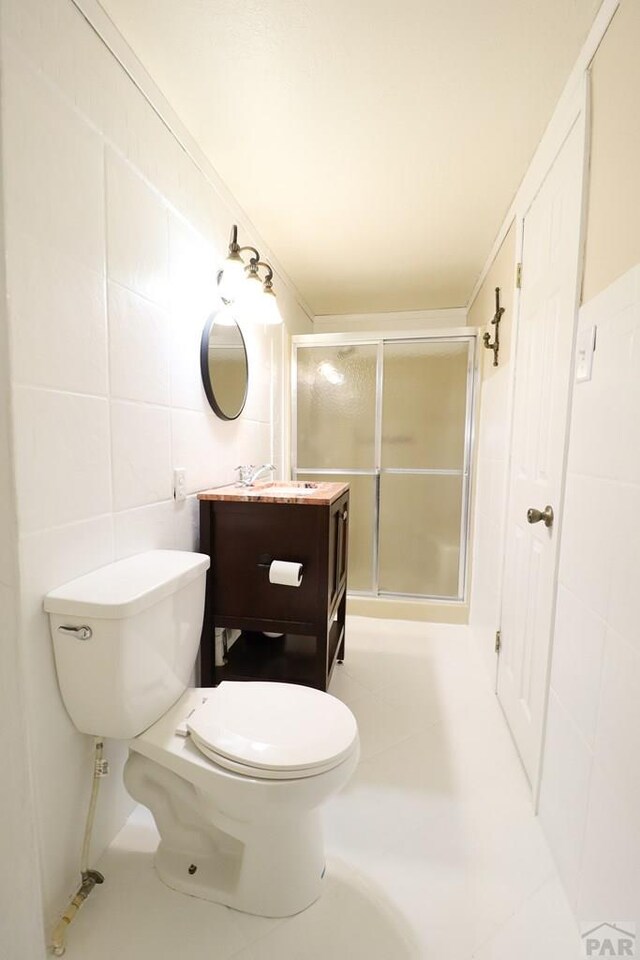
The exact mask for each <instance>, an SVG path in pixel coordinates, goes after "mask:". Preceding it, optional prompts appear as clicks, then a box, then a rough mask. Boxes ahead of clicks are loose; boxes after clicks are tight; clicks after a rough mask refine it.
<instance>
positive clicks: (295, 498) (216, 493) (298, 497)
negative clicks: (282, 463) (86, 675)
mask: <svg viewBox="0 0 640 960" xmlns="http://www.w3.org/2000/svg"><path fill="white" fill-rule="evenodd" d="M309 488H312V489H311V492H310V493H300V492H299V491H300V490H308V489H309ZM348 489H349V484H348V483H320V482H319V483H309V482H302V481H295V480H282V481H280V482H277V481H276V482H274V483H256V484H254V486H252V487H241V486H238V485H237V484H235V483H232V484H229V485H228V486H226V487H214V489H212V490H203V491H202V492H201V493H199V494H198V500H229V501H235V502H237V503H250V502H251V501H252V500H256V501H258V503H309V504H312V505H314V506H318V505H325V506H327V505H328V504H330V503H333V501H334V500H337V499H338V497H340V496H342V494H343V493H345V492H346V491H347V490H348Z"/></svg>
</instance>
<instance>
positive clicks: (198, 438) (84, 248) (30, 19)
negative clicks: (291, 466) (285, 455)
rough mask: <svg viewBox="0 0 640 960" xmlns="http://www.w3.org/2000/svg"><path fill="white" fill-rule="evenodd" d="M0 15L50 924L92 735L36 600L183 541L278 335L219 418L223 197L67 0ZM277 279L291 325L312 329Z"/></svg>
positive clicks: (247, 436)
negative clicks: (210, 334)
mask: <svg viewBox="0 0 640 960" xmlns="http://www.w3.org/2000/svg"><path fill="white" fill-rule="evenodd" d="M2 13H3V17H4V29H3V35H2V48H1V53H2V73H3V89H2V131H3V137H4V154H5V156H4V178H5V179H4V203H5V220H6V222H5V231H6V246H7V293H8V316H9V338H10V360H11V378H12V402H13V435H14V445H15V461H16V467H15V470H16V477H15V480H16V488H17V530H18V544H19V561H20V577H21V593H20V605H21V608H20V611H19V613H20V620H21V627H20V644H21V648H22V656H23V659H24V671H25V677H24V679H25V686H26V700H27V712H28V717H29V723H30V728H31V733H32V753H31V764H32V771H33V780H34V788H35V799H36V816H35V826H36V830H37V834H38V839H39V848H40V857H41V861H42V872H43V894H44V911H45V918H46V922H47V924H50V923H52V922H53V920H54V919H55V917H56V915H57V914H58V912H59V911H60V910H61V909H62V908H63V907H64V905H65V902H66V899H67V897H68V896H69V895H70V894H71V893H72V892H73V890H74V889H75V886H76V885H77V879H78V859H79V850H80V843H81V836H82V830H83V825H84V816H85V808H86V802H87V796H88V788H89V777H90V772H91V768H90V753H91V742H90V740H89V738H86V737H83V736H81V735H79V734H78V733H77V732H76V731H75V729H74V728H73V726H72V725H71V723H70V721H69V719H68V717H67V715H66V712H65V710H64V707H63V706H62V703H61V700H60V697H59V692H58V687H57V682H56V677H55V669H54V662H53V657H52V648H51V640H50V636H49V632H48V625H47V621H46V618H45V616H44V614H43V612H42V597H43V594H44V593H46V592H47V591H48V590H50V589H52V588H53V587H55V586H57V585H59V584H61V583H64V582H65V581H67V580H69V579H71V578H74V577H77V576H80V575H81V574H83V573H85V572H87V571H89V570H91V569H94V568H95V567H97V566H99V565H101V564H104V563H107V562H109V561H111V560H113V559H115V558H119V557H123V556H126V555H128V554H131V553H135V552H139V551H141V550H145V549H149V548H153V547H173V548H184V549H193V548H194V547H195V546H196V545H197V502H196V500H195V499H194V498H193V497H191V498H190V499H189V500H188V501H187V502H186V503H182V504H175V503H174V502H173V500H172V471H173V468H175V467H184V468H186V471H187V487H188V491H189V493H193V492H194V491H196V490H198V489H201V488H204V487H207V486H212V485H215V484H220V483H224V482H227V481H230V480H232V479H233V472H232V471H233V467H234V466H235V465H236V464H237V463H240V462H258V463H260V462H263V461H267V460H269V459H270V457H271V456H272V448H273V446H274V444H273V442H272V440H273V438H272V430H271V424H272V405H273V407H274V409H275V410H276V411H277V408H278V406H279V396H278V395H274V396H272V389H271V384H272V381H275V382H277V381H278V380H279V378H280V371H279V365H280V362H281V355H282V346H283V345H282V336H283V334H282V333H281V332H280V331H276V332H275V333H271V332H265V331H264V330H262V329H255V328H248V329H245V331H244V333H245V337H246V340H247V346H248V350H249V364H250V390H249V397H248V401H247V406H246V409H245V412H244V414H243V416H242V417H241V418H240V419H239V420H238V421H236V422H233V423H228V422H223V421H221V420H219V419H217V418H216V417H215V416H214V415H213V413H212V412H211V411H210V410H209V409H208V407H207V404H206V399H205V397H204V393H203V391H202V388H201V384H200V374H199V352H198V347H199V339H200V332H201V329H202V324H203V321H204V319H205V317H206V315H207V313H208V312H210V310H211V309H212V306H213V304H214V303H215V286H214V280H215V273H216V270H217V266H218V264H219V263H220V261H221V259H222V257H223V255H224V252H225V248H226V243H227V239H228V234H229V230H230V227H231V224H232V223H233V222H234V221H237V219H238V210H237V208H235V207H234V206H233V204H230V203H229V201H228V199H225V198H224V197H223V195H222V193H221V192H220V191H218V190H217V189H215V188H214V186H213V185H212V183H211V181H210V179H208V178H207V177H205V176H204V175H203V173H202V171H201V170H200V169H199V168H198V167H197V166H196V165H195V164H194V162H193V161H192V160H191V159H190V157H189V155H188V154H187V153H186V152H185V151H184V150H183V149H182V147H181V146H180V144H179V143H177V142H176V139H175V138H174V136H172V134H171V133H170V131H169V130H168V129H167V127H166V125H165V124H164V123H163V122H162V121H161V120H160V119H159V117H158V116H157V114H156V113H155V112H154V110H153V109H152V108H151V107H150V105H149V103H148V102H147V100H146V99H145V98H144V97H143V96H142V95H141V93H140V91H139V90H138V89H137V87H136V86H135V85H134V84H133V83H132V82H131V80H130V78H129V77H128V76H127V74H126V73H125V72H124V71H123V69H122V67H121V66H120V64H119V63H118V61H117V60H116V59H115V58H114V56H113V55H112V54H111V53H110V51H109V50H108V49H107V48H106V47H105V45H104V44H103V43H102V42H101V40H100V39H99V37H98V36H97V35H96V33H95V32H94V31H93V30H92V29H91V27H90V26H89V25H88V23H87V22H86V20H85V19H84V18H83V16H81V14H80V13H79V12H78V10H77V9H76V7H75V6H74V5H73V4H72V3H71V2H70V0H2ZM242 240H243V241H245V242H254V243H257V244H258V245H259V246H260V243H259V240H258V238H256V237H254V236H252V235H251V234H249V233H247V232H243V234H242ZM274 285H275V287H276V290H277V292H278V295H279V301H280V304H281V309H282V310H283V313H284V315H285V318H286V320H287V322H288V324H289V325H290V326H291V328H292V329H294V330H296V332H302V331H303V330H306V329H310V324H309V323H308V321H307V318H306V317H305V315H304V314H303V312H302V310H301V308H300V307H299V305H298V304H297V302H296V300H295V296H294V295H293V294H292V292H291V289H290V288H289V287H288V286H287V285H286V284H285V283H284V282H283V281H282V279H281V278H280V280H279V279H278V278H276V280H275V282H274ZM108 753H109V755H110V757H111V759H112V761H113V773H112V776H111V777H110V778H109V780H107V781H106V782H105V786H104V792H103V796H102V798H101V803H100V808H99V813H98V818H97V823H96V831H95V838H96V839H95V847H94V850H95V851H96V852H95V855H94V858H95V856H97V854H98V853H99V851H100V848H101V847H103V846H104V845H106V844H107V843H108V842H109V840H110V839H111V838H112V836H113V835H114V833H115V832H116V831H117V829H118V828H119V826H120V824H121V823H122V822H123V820H124V818H125V817H126V815H127V812H128V810H129V809H130V806H131V804H130V801H129V799H128V797H127V795H126V793H125V792H124V789H123V787H122V783H121V766H122V762H123V758H124V755H125V749H124V748H123V746H122V745H114V744H110V745H109V747H108ZM24 955H25V956H26V954H24ZM32 955H33V954H29V956H32Z"/></svg>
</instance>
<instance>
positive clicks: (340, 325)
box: [313, 307, 467, 333]
mask: <svg viewBox="0 0 640 960" xmlns="http://www.w3.org/2000/svg"><path fill="white" fill-rule="evenodd" d="M466 323H467V311H466V308H465V307H452V308H451V309H450V310H399V311H397V312H396V313H348V314H347V313H345V314H335V315H329V314H325V315H324V316H317V317H314V322H313V333H366V332H368V331H370V330H391V331H395V332H397V331H398V330H439V329H440V328H442V329H445V328H446V327H464V326H465V325H466Z"/></svg>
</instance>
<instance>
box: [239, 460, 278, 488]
mask: <svg viewBox="0 0 640 960" xmlns="http://www.w3.org/2000/svg"><path fill="white" fill-rule="evenodd" d="M275 469H276V468H275V467H274V465H273V464H272V463H263V464H262V466H261V467H254V465H253V464H252V463H251V464H248V465H247V466H242V467H236V470H237V471H238V486H240V487H252V486H253V485H254V483H255V482H256V480H257V479H258V477H260V476H262V474H263V473H268V472H270V471H273V470H275Z"/></svg>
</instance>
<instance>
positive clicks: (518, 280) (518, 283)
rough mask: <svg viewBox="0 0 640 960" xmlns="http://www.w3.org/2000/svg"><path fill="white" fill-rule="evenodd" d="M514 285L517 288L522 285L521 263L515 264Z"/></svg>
mask: <svg viewBox="0 0 640 960" xmlns="http://www.w3.org/2000/svg"><path fill="white" fill-rule="evenodd" d="M516 287H517V288H518V290H520V288H521V287H522V264H521V263H517V264H516Z"/></svg>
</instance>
